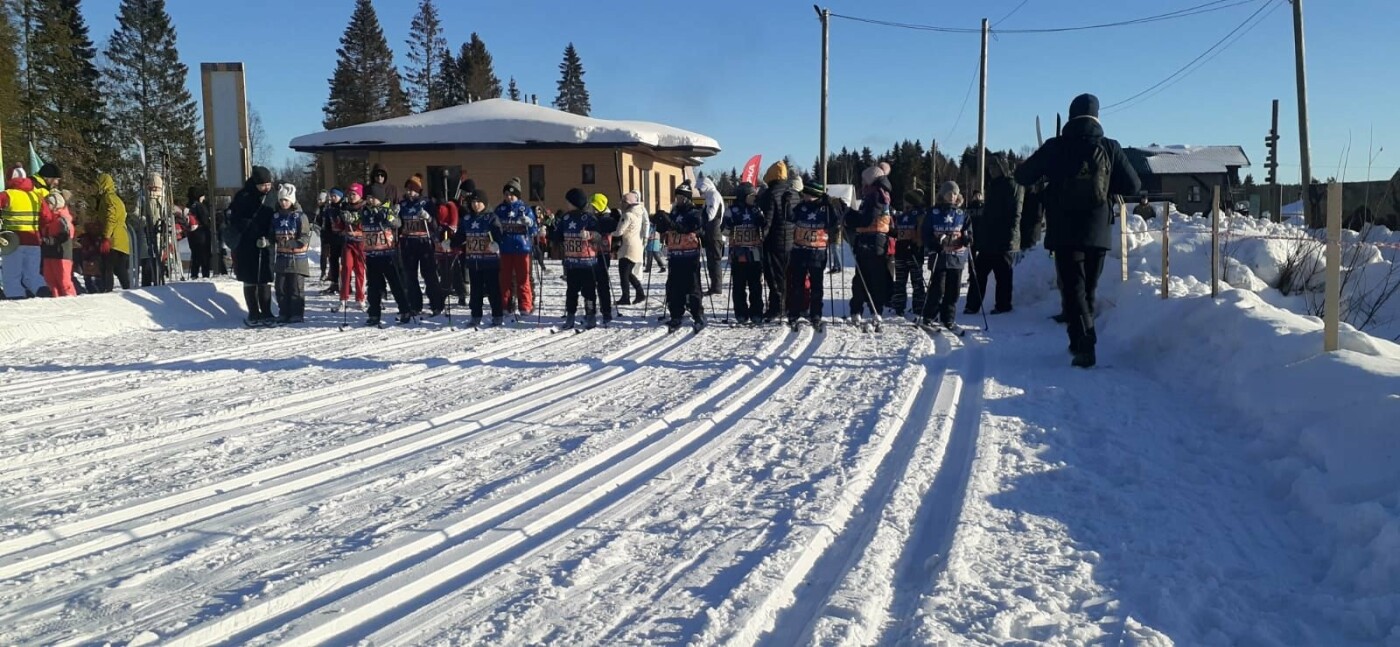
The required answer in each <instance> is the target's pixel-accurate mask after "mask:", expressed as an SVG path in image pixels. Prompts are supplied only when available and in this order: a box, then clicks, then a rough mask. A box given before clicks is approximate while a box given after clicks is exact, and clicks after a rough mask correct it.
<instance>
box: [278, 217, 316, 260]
mask: <svg viewBox="0 0 1400 647" xmlns="http://www.w3.org/2000/svg"><path fill="white" fill-rule="evenodd" d="M272 238H273V240H274V241H275V242H276V247H277V257H276V260H275V262H274V263H273V266H274V268H275V269H276V270H277V273H278V274H300V275H302V276H311V260H310V258H309V257H308V256H307V251H308V250H309V249H310V248H311V220H310V219H308V218H307V217H306V214H304V213H302V212H301V210H299V209H298V210H293V211H278V212H277V213H276V214H274V215H273V216H272Z"/></svg>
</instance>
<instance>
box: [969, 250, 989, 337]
mask: <svg viewBox="0 0 1400 647" xmlns="http://www.w3.org/2000/svg"><path fill="white" fill-rule="evenodd" d="M973 240H976V239H975V238H974V239H973ZM967 268H968V272H969V273H970V276H968V290H971V289H972V285H973V282H974V281H976V285H977V293H978V295H980V296H981V297H982V303H980V304H978V307H979V310H980V311H981V313H982V332H988V331H990V330H991V326H990V325H989V324H988V323H987V286H986V285H983V283H982V281H980V280H978V278H977V254H975V253H973V251H972V248H968V250H967Z"/></svg>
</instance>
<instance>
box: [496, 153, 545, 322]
mask: <svg viewBox="0 0 1400 647" xmlns="http://www.w3.org/2000/svg"><path fill="white" fill-rule="evenodd" d="M503 192H504V193H505V199H504V200H502V202H501V204H500V205H498V206H497V207H496V219H497V220H499V221H500V223H501V232H502V234H503V237H502V238H501V240H500V246H501V298H502V299H504V300H505V304H506V310H507V311H508V312H516V313H519V314H520V315H528V314H530V313H531V312H532V311H533V310H534V307H535V301H534V298H535V295H534V288H533V287H532V286H531V285H530V255H531V249H532V246H533V241H534V238H535V234H536V233H538V232H539V226H538V224H537V222H538V221H537V220H535V210H534V209H531V208H530V205H527V204H525V203H524V202H523V201H521V199H520V178H518V177H513V178H511V179H510V181H509V182H506V185H505V188H504V189H503Z"/></svg>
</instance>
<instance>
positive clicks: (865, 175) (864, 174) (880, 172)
mask: <svg viewBox="0 0 1400 647" xmlns="http://www.w3.org/2000/svg"><path fill="white" fill-rule="evenodd" d="M884 176H885V171H884V169H881V168H880V167H878V166H872V167H870V168H868V169H865V170H864V171H861V172H860V183H861V184H863V185H865V186H870V185H872V184H874V183H875V180H878V179H880V178H882V177H884Z"/></svg>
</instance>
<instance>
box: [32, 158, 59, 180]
mask: <svg viewBox="0 0 1400 647" xmlns="http://www.w3.org/2000/svg"><path fill="white" fill-rule="evenodd" d="M37 175H39V176H42V177H46V178H49V179H54V178H60V179H61V178H63V171H61V170H59V168H58V165H57V164H54V163H53V162H45V163H44V165H43V166H40V167H39V172H38V173H37Z"/></svg>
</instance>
